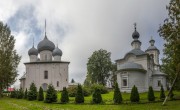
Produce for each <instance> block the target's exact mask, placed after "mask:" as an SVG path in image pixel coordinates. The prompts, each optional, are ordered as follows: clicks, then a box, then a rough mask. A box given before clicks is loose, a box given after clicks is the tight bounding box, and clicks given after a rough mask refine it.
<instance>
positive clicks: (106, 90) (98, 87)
mask: <svg viewBox="0 0 180 110" xmlns="http://www.w3.org/2000/svg"><path fill="white" fill-rule="evenodd" d="M95 89H99V90H100V92H101V94H106V93H108V89H107V88H106V87H104V86H103V85H99V84H93V85H92V86H91V93H93V92H94V90H95Z"/></svg>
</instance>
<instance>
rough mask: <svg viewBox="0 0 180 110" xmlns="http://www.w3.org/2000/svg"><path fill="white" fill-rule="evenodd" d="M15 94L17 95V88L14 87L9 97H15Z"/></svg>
mask: <svg viewBox="0 0 180 110" xmlns="http://www.w3.org/2000/svg"><path fill="white" fill-rule="evenodd" d="M16 96H17V90H16V89H14V91H12V92H11V95H10V97H11V98H16Z"/></svg>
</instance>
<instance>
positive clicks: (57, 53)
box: [52, 47, 63, 56]
mask: <svg viewBox="0 0 180 110" xmlns="http://www.w3.org/2000/svg"><path fill="white" fill-rule="evenodd" d="M62 54H63V53H62V51H61V50H60V49H59V48H58V47H56V48H55V49H54V50H53V53H52V55H53V56H62Z"/></svg>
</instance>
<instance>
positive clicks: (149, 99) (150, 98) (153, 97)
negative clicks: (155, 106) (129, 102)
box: [148, 86, 155, 101]
mask: <svg viewBox="0 0 180 110" xmlns="http://www.w3.org/2000/svg"><path fill="white" fill-rule="evenodd" d="M154 100H155V96H154V91H153V88H152V86H150V87H149V91H148V101H154Z"/></svg>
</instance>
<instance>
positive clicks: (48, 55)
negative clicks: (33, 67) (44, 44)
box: [40, 50, 52, 61]
mask: <svg viewBox="0 0 180 110" xmlns="http://www.w3.org/2000/svg"><path fill="white" fill-rule="evenodd" d="M40 60H41V61H52V52H51V51H49V50H43V51H41V52H40Z"/></svg>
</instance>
